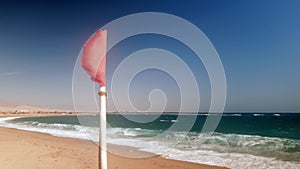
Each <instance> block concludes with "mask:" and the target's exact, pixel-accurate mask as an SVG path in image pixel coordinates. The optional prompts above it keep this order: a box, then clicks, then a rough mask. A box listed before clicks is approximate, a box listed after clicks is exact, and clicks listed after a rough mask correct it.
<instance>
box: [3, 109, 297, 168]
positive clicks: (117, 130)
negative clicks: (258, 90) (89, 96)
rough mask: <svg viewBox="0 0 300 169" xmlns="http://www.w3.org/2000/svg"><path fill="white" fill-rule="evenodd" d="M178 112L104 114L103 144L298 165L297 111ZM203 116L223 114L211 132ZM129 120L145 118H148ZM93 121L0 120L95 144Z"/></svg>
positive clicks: (233, 164) (196, 157)
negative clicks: (205, 127)
mask: <svg viewBox="0 0 300 169" xmlns="http://www.w3.org/2000/svg"><path fill="white" fill-rule="evenodd" d="M180 116H181V118H178V117H179V115H178V114H177V113H164V114H162V115H157V114H151V113H148V114H138V113H129V114H126V116H123V115H120V114H108V115H107V121H108V124H109V126H108V130H107V136H108V143H111V144H116V145H123V146H132V147H135V148H138V149H140V150H143V151H148V152H152V153H155V154H160V155H162V156H164V157H166V158H170V159H176V160H182V161H189V162H195V163H202V164H209V165H217V166H225V167H229V168H236V169H240V168H258V169H264V168H287V169H299V168H300V113H223V114H206V113H199V114H197V115H195V114H194V115H191V114H186V115H182V114H181V115H180ZM192 116H193V117H195V120H194V122H193V124H192V127H191V128H189V130H188V131H186V130H187V128H185V127H184V126H183V127H180V126H181V120H184V119H188V118H190V117H192ZM208 116H222V117H221V121H220V123H219V125H218V127H217V128H216V130H215V131H214V132H213V133H212V134H211V133H210V132H202V131H201V130H202V127H203V125H204V124H205V120H206V119H207V117H208ZM78 117H79V118H78ZM132 119H136V120H139V119H149V120H148V121H149V122H133V121H132ZM98 121H99V116H97V115H81V116H51V117H22V118H21V117H7V118H1V119H0V126H5V127H11V128H18V129H22V130H30V131H38V132H43V133H49V134H52V135H54V136H60V137H72V138H80V139H88V140H93V141H95V142H97V140H98V131H99V128H98V127H97V126H99V122H98ZM172 126H177V127H172ZM113 153H117V152H113ZM135 158H138V157H135Z"/></svg>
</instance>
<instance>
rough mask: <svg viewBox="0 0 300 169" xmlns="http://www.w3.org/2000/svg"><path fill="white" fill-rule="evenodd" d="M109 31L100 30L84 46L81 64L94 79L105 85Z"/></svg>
mask: <svg viewBox="0 0 300 169" xmlns="http://www.w3.org/2000/svg"><path fill="white" fill-rule="evenodd" d="M106 39H107V31H106V30H103V31H101V30H98V31H97V32H96V33H95V34H94V35H93V36H92V37H91V38H90V39H89V40H88V41H87V42H86V43H85V45H84V46H83V51H82V58H81V61H82V62H81V65H82V67H83V68H84V69H85V71H86V72H87V73H88V74H89V75H90V76H91V78H92V80H93V81H95V82H97V83H99V85H100V86H105V69H106Z"/></svg>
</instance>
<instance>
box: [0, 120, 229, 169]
mask: <svg viewBox="0 0 300 169" xmlns="http://www.w3.org/2000/svg"><path fill="white" fill-rule="evenodd" d="M53 115H56V116H59V114H45V115H41V114H40V115H38V116H53ZM72 115H76V114H72ZM12 116H13V115H5V116H0V118H1V117H12ZM14 116H16V115H14ZM26 116H28V115H26ZM30 116H37V115H36V114H31V115H30ZM60 116H64V115H63V114H61V115H60ZM108 147H109V149H111V150H113V152H118V151H119V152H120V153H121V154H126V153H128V156H139V155H140V156H145V154H144V153H148V152H144V151H140V150H137V149H136V148H132V147H126V146H119V145H109V146H108ZM0 149H1V152H0V168H2V169H6V168H47V169H48V168H57V169H59V168H91V169H92V168H95V169H96V168H98V146H97V145H96V144H95V143H93V142H92V141H89V140H83V139H76V138H67V137H57V136H52V135H50V134H47V133H41V132H34V131H25V130H19V129H14V128H6V127H0ZM109 151H110V150H109ZM130 154H131V155H130ZM151 154H152V153H151ZM150 156H151V157H149V158H127V157H123V156H118V155H115V154H112V153H108V167H109V168H112V169H134V168H136V169H139V168H145V169H152V168H158V169H167V168H172V169H173V168H175V169H177V168H178V169H179V168H183V169H184V168H186V169H188V168H189V169H196V168H197V169H201V168H204V169H206V168H207V169H221V168H224V167H217V166H209V165H203V164H196V163H191V162H185V161H178V160H171V159H167V158H164V157H162V156H159V155H154V154H153V155H150ZM15 159H17V160H15Z"/></svg>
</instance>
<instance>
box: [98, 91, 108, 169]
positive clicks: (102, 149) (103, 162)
mask: <svg viewBox="0 0 300 169" xmlns="http://www.w3.org/2000/svg"><path fill="white" fill-rule="evenodd" d="M99 96H100V133H99V155H100V157H101V159H100V160H99V169H107V143H106V99H107V93H106V90H105V86H101V87H100V91H99Z"/></svg>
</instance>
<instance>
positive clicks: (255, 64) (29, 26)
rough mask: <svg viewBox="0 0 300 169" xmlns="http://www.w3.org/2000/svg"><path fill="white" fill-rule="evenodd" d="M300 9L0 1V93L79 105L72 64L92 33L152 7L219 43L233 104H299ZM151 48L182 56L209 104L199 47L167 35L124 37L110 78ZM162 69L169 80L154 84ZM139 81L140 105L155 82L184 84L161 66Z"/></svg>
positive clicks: (211, 2) (169, 1)
mask: <svg viewBox="0 0 300 169" xmlns="http://www.w3.org/2000/svg"><path fill="white" fill-rule="evenodd" d="M299 9H300V1H297V0H287V1H284V0H281V1H279V0H264V1H260V0H253V1H238V0H236V1H234V0H232V1H224V0H220V1H217V0H207V1H173V0H163V1H161V0H157V1H154V0H149V1H138V0H136V1H120V2H118V1H105V2H101V1H94V2H93V1H89V2H87V1H63V0H44V1H38V0H36V1H26V0H24V1H14V0H12V1H7V2H1V3H0V86H1V87H0V98H1V99H4V100H10V101H15V102H21V103H26V104H32V105H38V106H41V107H49V108H66V109H72V107H73V105H72V90H71V87H72V73H73V67H74V64H75V61H76V59H77V57H78V54H79V52H80V49H81V47H82V45H83V44H84V43H85V41H86V40H87V39H88V38H89V36H90V35H91V34H93V33H94V32H95V31H96V30H97V29H98V28H100V27H101V26H103V25H104V24H106V23H108V22H110V21H112V20H114V19H117V18H119V17H122V16H125V15H128V14H133V13H137V12H149V11H152V12H165V13H170V14H173V15H177V16H179V17H182V18H184V19H186V20H188V21H190V22H191V23H193V24H195V25H196V26H198V27H199V28H200V29H201V30H202V31H203V32H204V33H205V34H206V35H207V37H208V38H209V39H210V40H211V42H212V43H213V44H214V46H215V48H216V49H217V51H218V53H219V56H220V59H221V61H222V63H223V66H224V69H225V73H226V78H227V84H228V94H227V104H226V108H225V110H226V111H300V88H299V86H300V66H299V64H300V19H299V18H300V10H299ZM141 42H142V43H141ZM153 42H156V43H154V44H153ZM162 42H164V43H162ZM166 42H167V43H166ZM165 44H167V45H165ZM144 47H161V48H164V49H168V50H171V51H173V52H174V53H177V54H179V55H181V57H182V59H183V60H185V61H186V62H187V63H188V64H189V66H190V67H191V69H192V70H193V72H194V74H196V76H197V81H198V83H201V84H202V85H201V87H200V88H199V90H200V92H201V94H202V95H201V100H202V101H203V102H202V103H201V104H203V106H204V107H205V106H207V104H208V103H209V99H210V94H209V93H210V91H209V90H210V89H209V81H208V78H207V75H206V72H205V69H204V68H203V65H202V64H201V62H200V61H197V60H196V59H193V58H196V57H186V55H192V53H191V52H189V51H188V49H186V48H185V47H184V46H182V45H180V44H179V43H178V42H176V41H175V42H174V41H172V40H171V39H168V38H165V37H158V36H150V35H145V36H137V37H133V38H130V39H128V40H126V41H124V42H122V43H120V44H118V46H116V47H115V50H112V51H111V53H110V55H108V61H107V64H108V67H110V68H109V69H108V73H107V76H108V80H110V78H111V77H110V76H111V72H112V71H113V68H114V66H116V65H117V63H118V62H119V61H120V60H122V58H124V57H126V54H129V53H130V51H131V52H132V51H134V50H137V49H142V48H144ZM109 56H111V57H109ZM191 58H192V59H191ZM110 65H111V66H110ZM156 74H158V75H159V77H160V78H161V81H162V82H161V83H157V84H149V83H148V81H149V79H151V77H154V76H155V75H156ZM147 77H148V78H147ZM155 77H156V76H155ZM134 82H136V83H135V84H134V83H133V86H132V87H133V88H136V89H138V90H133V92H132V96H133V97H132V98H133V102H134V103H137V107H139V105H143V103H145V102H147V99H148V97H143V94H146V93H147V91H149V90H150V89H151V88H157V87H159V88H162V89H165V90H167V91H166V93H167V94H168V93H174V91H176V90H177V86H176V85H174V81H172V79H171V78H170V77H168V76H167V75H164V74H162V73H161V72H155V71H148V72H145V73H144V74H143V75H142V74H141V75H140V76H138V77H137V78H136V79H135V81H134ZM170 84H171V87H167V86H170ZM168 90H169V91H168ZM171 96H173V97H172V98H175V99H171V100H170V103H168V104H169V107H168V108H169V110H172V109H176V106H177V105H178V104H177V102H178V99H176V97H179V95H177V94H173V95H171ZM139 102H143V103H139ZM146 106H147V104H146ZM141 109H143V107H141Z"/></svg>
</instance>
